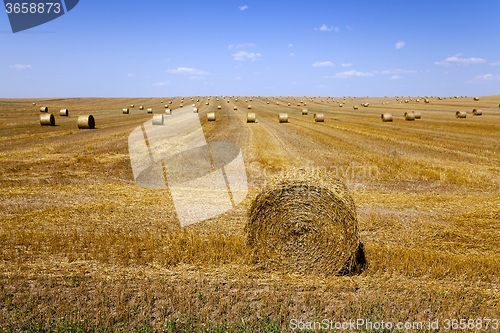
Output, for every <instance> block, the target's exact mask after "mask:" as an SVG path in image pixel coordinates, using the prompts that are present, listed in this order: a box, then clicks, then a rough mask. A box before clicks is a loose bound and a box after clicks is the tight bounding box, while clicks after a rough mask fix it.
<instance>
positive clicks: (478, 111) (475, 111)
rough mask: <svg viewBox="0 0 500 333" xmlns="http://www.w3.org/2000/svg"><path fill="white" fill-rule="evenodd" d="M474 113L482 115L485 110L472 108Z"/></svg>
mask: <svg viewBox="0 0 500 333" xmlns="http://www.w3.org/2000/svg"><path fill="white" fill-rule="evenodd" d="M472 114H473V115H474V116H480V115H482V114H483V111H482V110H478V109H474V110H472Z"/></svg>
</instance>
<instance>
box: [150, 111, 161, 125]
mask: <svg viewBox="0 0 500 333" xmlns="http://www.w3.org/2000/svg"><path fill="white" fill-rule="evenodd" d="M163 115H164V114H163V113H160V114H155V115H154V116H153V125H163Z"/></svg>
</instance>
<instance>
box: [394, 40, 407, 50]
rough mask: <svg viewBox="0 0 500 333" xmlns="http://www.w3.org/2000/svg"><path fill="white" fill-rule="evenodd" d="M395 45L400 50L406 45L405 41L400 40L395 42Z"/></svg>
mask: <svg viewBox="0 0 500 333" xmlns="http://www.w3.org/2000/svg"><path fill="white" fill-rule="evenodd" d="M394 47H395V48H396V49H398V50H399V49H402V48H403V47H405V42H402V41H399V42H397V43H396V44H394Z"/></svg>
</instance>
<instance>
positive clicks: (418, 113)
mask: <svg viewBox="0 0 500 333" xmlns="http://www.w3.org/2000/svg"><path fill="white" fill-rule="evenodd" d="M413 113H414V114H415V119H420V118H422V114H421V113H420V112H418V111H413Z"/></svg>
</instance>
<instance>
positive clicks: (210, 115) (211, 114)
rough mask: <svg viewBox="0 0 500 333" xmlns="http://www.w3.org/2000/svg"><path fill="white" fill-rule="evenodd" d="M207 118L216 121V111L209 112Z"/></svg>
mask: <svg viewBox="0 0 500 333" xmlns="http://www.w3.org/2000/svg"><path fill="white" fill-rule="evenodd" d="M207 120H208V121H215V112H209V113H207Z"/></svg>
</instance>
